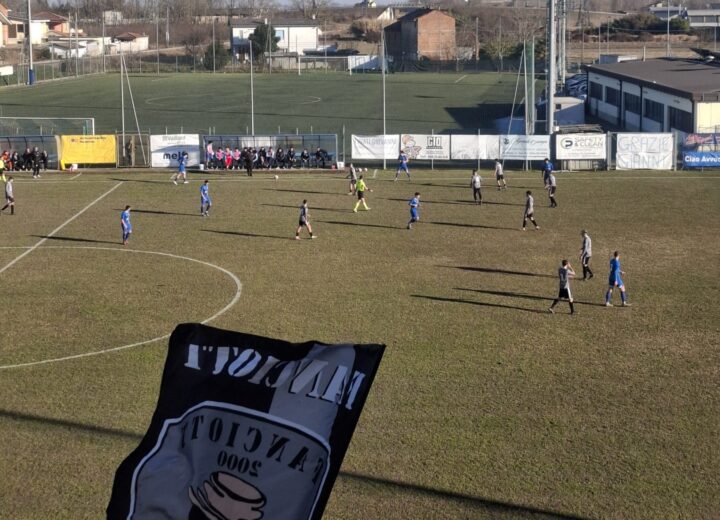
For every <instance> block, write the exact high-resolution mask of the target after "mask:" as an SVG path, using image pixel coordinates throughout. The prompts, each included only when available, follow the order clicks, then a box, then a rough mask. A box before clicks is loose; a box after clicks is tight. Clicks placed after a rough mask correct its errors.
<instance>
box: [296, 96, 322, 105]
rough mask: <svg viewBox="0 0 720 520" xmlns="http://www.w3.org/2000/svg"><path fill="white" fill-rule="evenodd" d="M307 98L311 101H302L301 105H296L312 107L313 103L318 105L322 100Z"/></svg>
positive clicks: (313, 97)
mask: <svg viewBox="0 0 720 520" xmlns="http://www.w3.org/2000/svg"><path fill="white" fill-rule="evenodd" d="M307 97H309V98H312V101H303V102H302V103H298V105H312V104H313V103H320V102H321V101H322V98H320V97H317V96H307Z"/></svg>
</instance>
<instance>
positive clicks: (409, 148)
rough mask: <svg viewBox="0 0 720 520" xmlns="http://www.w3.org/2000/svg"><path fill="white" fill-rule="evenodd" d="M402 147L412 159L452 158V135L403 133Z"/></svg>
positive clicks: (401, 138)
mask: <svg viewBox="0 0 720 520" xmlns="http://www.w3.org/2000/svg"><path fill="white" fill-rule="evenodd" d="M400 149H401V150H404V151H405V153H406V154H407V155H408V157H409V158H410V159H420V160H431V159H437V160H448V159H450V136H449V135H429V134H402V136H401V137H400Z"/></svg>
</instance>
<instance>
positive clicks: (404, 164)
mask: <svg viewBox="0 0 720 520" xmlns="http://www.w3.org/2000/svg"><path fill="white" fill-rule="evenodd" d="M409 160H410V159H409V158H408V155H407V154H406V153H405V150H401V151H400V156H399V157H398V161H400V162H399V163H398V167H397V171H396V172H395V180H398V176H399V175H400V172H401V171H404V172H405V174H406V175H407V178H408V180H410V168H408V161H409Z"/></svg>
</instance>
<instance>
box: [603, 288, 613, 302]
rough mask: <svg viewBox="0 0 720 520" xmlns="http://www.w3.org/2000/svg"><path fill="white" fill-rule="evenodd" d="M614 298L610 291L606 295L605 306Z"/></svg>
mask: <svg viewBox="0 0 720 520" xmlns="http://www.w3.org/2000/svg"><path fill="white" fill-rule="evenodd" d="M611 297H612V293H611V292H610V291H608V292H606V293H605V304H608V303H610V298H611Z"/></svg>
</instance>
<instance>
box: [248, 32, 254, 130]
mask: <svg viewBox="0 0 720 520" xmlns="http://www.w3.org/2000/svg"><path fill="white" fill-rule="evenodd" d="M248 44H249V45H250V134H251V135H252V136H253V137H255V86H254V84H253V82H254V78H253V48H252V47H253V46H252V40H251V39H250V38H248ZM253 142H255V141H254V140H253Z"/></svg>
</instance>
